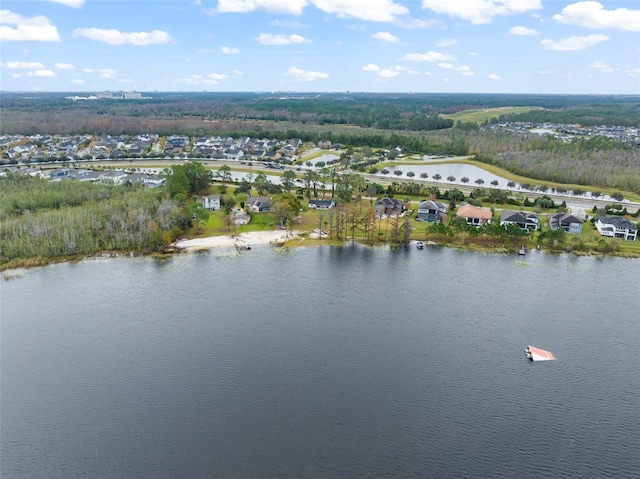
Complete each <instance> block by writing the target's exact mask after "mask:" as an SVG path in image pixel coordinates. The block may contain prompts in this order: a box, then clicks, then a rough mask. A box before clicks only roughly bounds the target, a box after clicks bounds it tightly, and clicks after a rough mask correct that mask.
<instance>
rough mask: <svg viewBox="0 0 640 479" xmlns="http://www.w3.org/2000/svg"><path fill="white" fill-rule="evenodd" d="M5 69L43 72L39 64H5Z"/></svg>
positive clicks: (42, 66) (41, 65)
mask: <svg viewBox="0 0 640 479" xmlns="http://www.w3.org/2000/svg"><path fill="white" fill-rule="evenodd" d="M7 68H10V69H12V70H44V65H43V64H42V63H40V62H7Z"/></svg>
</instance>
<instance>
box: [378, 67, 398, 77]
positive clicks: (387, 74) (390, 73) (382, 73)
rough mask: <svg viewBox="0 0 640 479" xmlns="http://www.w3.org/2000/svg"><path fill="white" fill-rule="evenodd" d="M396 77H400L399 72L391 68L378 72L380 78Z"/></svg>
mask: <svg viewBox="0 0 640 479" xmlns="http://www.w3.org/2000/svg"><path fill="white" fill-rule="evenodd" d="M398 75H400V72H399V71H397V70H393V69H391V68H385V69H384V70H380V71H379V72H378V76H381V77H382V78H393V77H395V76H398Z"/></svg>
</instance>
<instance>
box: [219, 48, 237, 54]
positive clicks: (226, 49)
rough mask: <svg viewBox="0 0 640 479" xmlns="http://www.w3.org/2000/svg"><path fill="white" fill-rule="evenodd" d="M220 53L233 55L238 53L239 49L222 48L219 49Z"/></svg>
mask: <svg viewBox="0 0 640 479" xmlns="http://www.w3.org/2000/svg"><path fill="white" fill-rule="evenodd" d="M220 51H221V52H222V53H224V54H225V55H235V54H238V53H240V49H239V48H233V47H222V48H221V49H220Z"/></svg>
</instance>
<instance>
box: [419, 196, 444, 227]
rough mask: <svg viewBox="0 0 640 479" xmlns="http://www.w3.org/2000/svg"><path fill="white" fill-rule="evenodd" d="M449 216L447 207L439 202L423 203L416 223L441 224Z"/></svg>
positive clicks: (420, 205)
mask: <svg viewBox="0 0 640 479" xmlns="http://www.w3.org/2000/svg"><path fill="white" fill-rule="evenodd" d="M446 216H447V205H445V204H444V203H440V202H438V201H432V200H428V201H423V202H421V203H420V204H419V205H418V214H417V215H416V221H426V222H429V223H441V222H442V220H443V219H444V218H445V217H446Z"/></svg>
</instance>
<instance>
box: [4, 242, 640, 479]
mask: <svg viewBox="0 0 640 479" xmlns="http://www.w3.org/2000/svg"><path fill="white" fill-rule="evenodd" d="M638 278H640V261H638V260H625V259H612V258H609V259H597V258H575V257H570V256H549V255H545V254H542V253H538V252H532V253H531V254H528V255H527V257H526V259H524V260H522V259H518V258H517V257H515V256H495V255H482V254H477V253H470V252H459V251H455V250H448V249H430V248H426V249H425V250H423V251H419V250H417V249H415V248H408V249H406V250H405V249H400V250H397V251H391V250H388V249H367V248H363V247H360V246H353V247H351V246H347V247H343V248H332V247H321V248H315V249H296V250H294V251H287V250H276V249H272V248H270V247H267V246H263V247H262V246H259V247H256V248H254V250H253V251H251V252H246V253H243V254H241V255H236V254H235V253H231V252H228V251H223V250H213V251H211V252H208V253H201V254H185V255H181V256H178V257H176V258H173V259H171V260H170V261H168V262H166V263H163V264H159V263H156V262H154V261H152V260H149V259H136V260H131V259H116V260H113V259H112V260H94V261H88V262H83V263H80V264H63V265H56V266H51V267H46V268H41V269H36V270H32V271H28V272H26V273H25V274H24V276H22V277H19V278H16V279H13V280H9V281H3V282H2V283H1V284H0V288H1V291H0V293H1V300H2V301H1V310H0V312H1V325H2V329H1V347H2V357H1V359H2V361H1V381H2V383H1V386H2V388H1V400H2V402H1V414H2V415H1V419H2V423H1V434H2V435H1V459H2V461H1V463H0V467H1V473H2V474H1V475H2V477H3V478H4V477H6V478H34V479H35V478H75V477H91V478H100V477H105V478H112V477H113V478H116V477H127V478H129V477H132V478H133V477H135V478H138V477H151V478H165V477H166V478H174V477H187V478H205V477H221V478H235V477H238V478H245V477H247V478H253V477H327V478H341V477H345V478H353V477H356V478H357V477H403V478H406V477H521V476H527V477H528V476H531V477H536V476H537V477H598V478H600V477H615V478H620V477H638V473H639V471H640V453H639V451H640V434H639V433H638V431H640V406H639V405H640V374H638V367H637V364H638V344H640V323H639V320H640V313H639V311H640V283H639V281H638ZM527 344H532V345H535V346H539V347H542V348H544V349H548V350H551V351H553V352H554V353H555V354H556V356H557V357H558V360H557V361H554V362H548V363H531V362H528V361H526V360H525V359H524V354H523V348H524V347H525V346H526V345H527Z"/></svg>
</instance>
